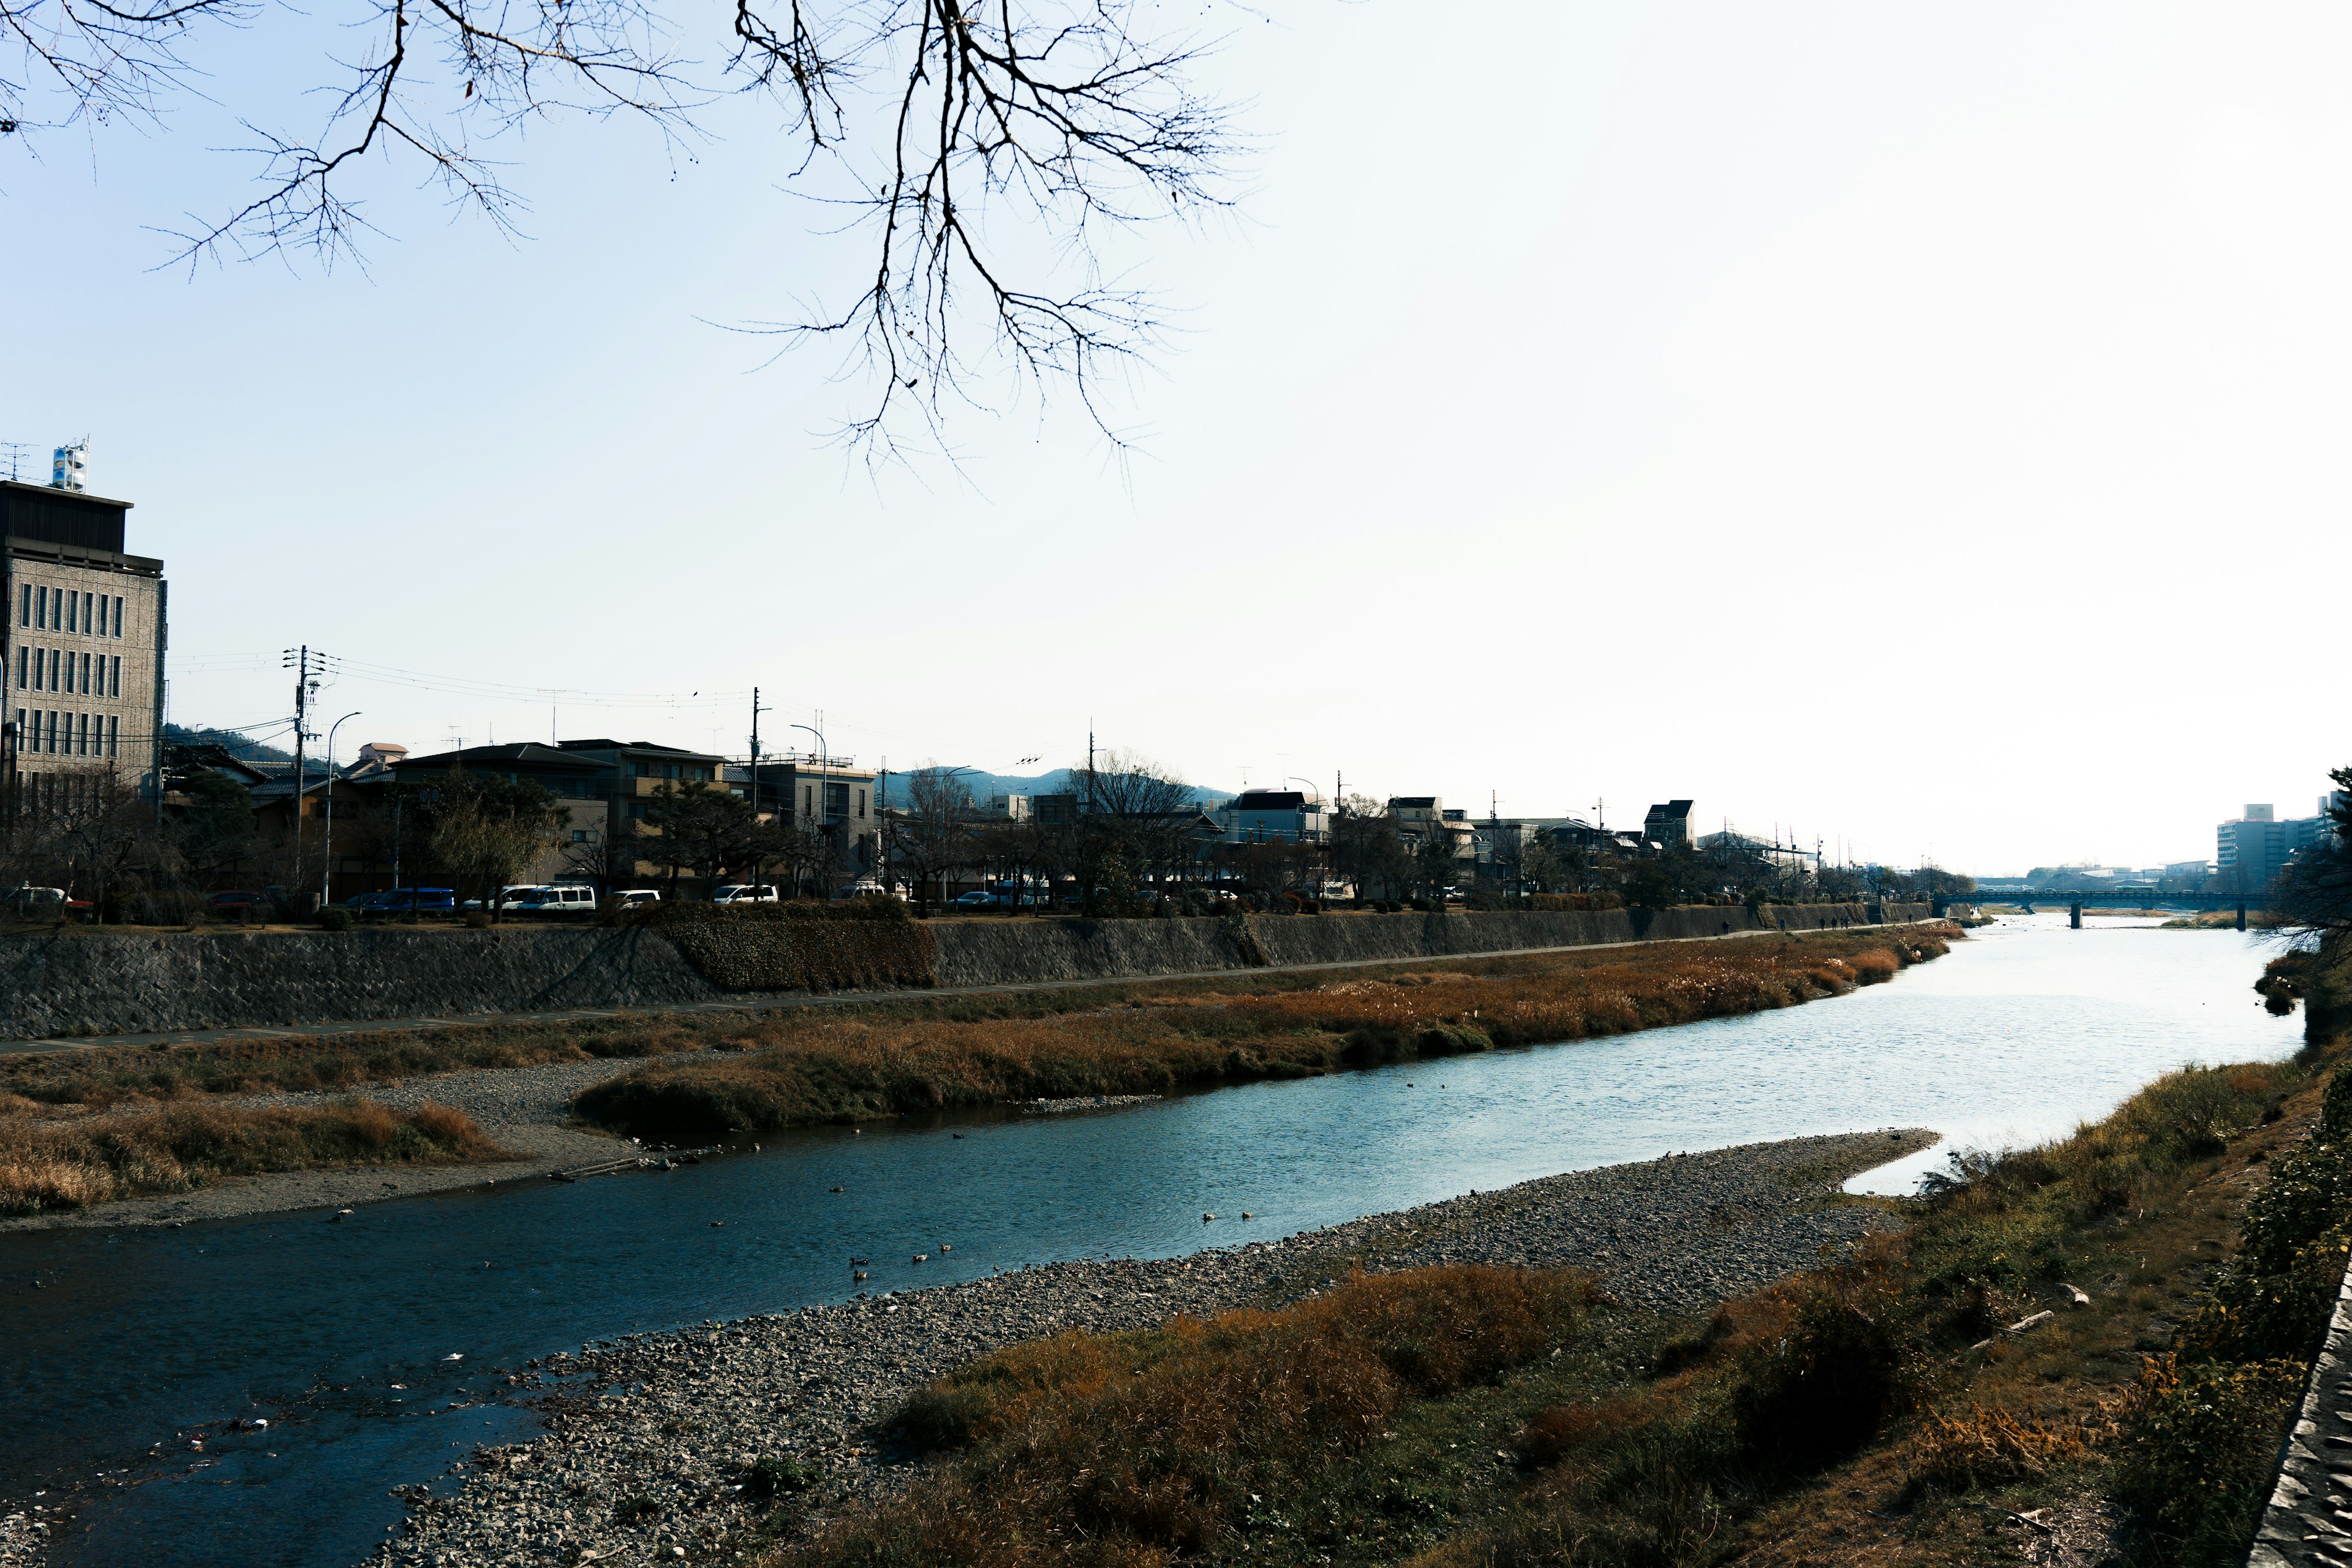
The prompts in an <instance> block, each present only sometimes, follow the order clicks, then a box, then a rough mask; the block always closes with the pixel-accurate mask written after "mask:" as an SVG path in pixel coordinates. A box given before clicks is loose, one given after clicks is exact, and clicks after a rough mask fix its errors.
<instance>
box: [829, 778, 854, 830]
mask: <svg viewBox="0 0 2352 1568" xmlns="http://www.w3.org/2000/svg"><path fill="white" fill-rule="evenodd" d="M848 815H849V786H848V785H847V784H826V785H825V786H824V819H825V820H826V821H827V822H831V821H833V820H834V819H835V817H842V816H848Z"/></svg>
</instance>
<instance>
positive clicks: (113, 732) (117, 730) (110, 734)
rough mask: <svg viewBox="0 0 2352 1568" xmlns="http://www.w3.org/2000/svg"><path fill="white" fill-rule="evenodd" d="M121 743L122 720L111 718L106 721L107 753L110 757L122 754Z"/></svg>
mask: <svg viewBox="0 0 2352 1568" xmlns="http://www.w3.org/2000/svg"><path fill="white" fill-rule="evenodd" d="M121 744H122V721H121V719H119V718H110V719H108V720H107V721H106V754H107V755H108V756H110V757H111V756H117V755H120V754H121Z"/></svg>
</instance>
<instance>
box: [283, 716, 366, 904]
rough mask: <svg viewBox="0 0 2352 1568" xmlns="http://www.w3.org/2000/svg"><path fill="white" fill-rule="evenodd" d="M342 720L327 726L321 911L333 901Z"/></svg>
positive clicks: (298, 801) (297, 809) (297, 808)
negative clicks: (338, 738) (337, 757)
mask: <svg viewBox="0 0 2352 1568" xmlns="http://www.w3.org/2000/svg"><path fill="white" fill-rule="evenodd" d="M358 717H359V714H358V712H357V711H356V710H355V711H352V712H350V713H346V714H344V715H343V719H356V718H358ZM343 719H338V720H336V721H334V722H333V723H331V724H330V725H328V726H327V845H326V849H325V851H324V853H323V854H322V855H321V857H320V858H322V859H323V860H324V861H325V862H326V864H325V865H323V866H321V867H320V868H319V907H320V909H322V910H323V909H325V908H326V907H327V906H328V905H329V904H331V903H333V902H334V901H335V900H334V891H335V731H338V730H340V729H341V728H342V727H343ZM294 840H295V842H296V843H298V844H299V843H300V842H301V840H302V796H301V795H300V793H299V792H297V793H296V795H295V796H294Z"/></svg>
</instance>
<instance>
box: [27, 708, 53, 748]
mask: <svg viewBox="0 0 2352 1568" xmlns="http://www.w3.org/2000/svg"><path fill="white" fill-rule="evenodd" d="M38 717H39V718H40V720H41V722H40V724H39V725H38V726H37V729H38V730H39V731H41V733H40V734H37V735H36V737H35V741H36V744H35V745H34V747H33V750H35V751H37V752H54V751H56V750H57V749H58V712H57V710H56V709H54V708H50V709H45V710H42V712H41V713H40V714H39V715H38Z"/></svg>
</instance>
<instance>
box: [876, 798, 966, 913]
mask: <svg viewBox="0 0 2352 1568" xmlns="http://www.w3.org/2000/svg"><path fill="white" fill-rule="evenodd" d="M970 817H971V791H970V790H968V789H966V788H965V787H964V784H963V781H962V780H961V779H959V778H958V777H957V776H956V775H955V773H953V772H952V771H951V770H950V769H947V768H918V769H916V770H915V771H914V772H913V773H908V775H907V804H906V805H904V806H903V807H901V808H899V810H898V813H897V814H896V815H895V816H893V817H892V818H891V819H890V822H889V828H890V866H891V868H892V869H893V870H894V871H896V872H897V873H898V875H900V876H902V877H904V878H906V879H907V880H908V882H909V883H910V884H912V886H913V888H914V889H915V900H916V903H917V904H918V905H919V907H920V908H921V909H922V910H923V912H924V913H926V914H928V913H929V912H930V907H931V884H932V883H933V882H935V881H939V880H940V879H944V878H945V877H946V876H947V875H948V874H949V873H950V872H951V871H954V870H957V869H959V868H961V867H964V866H968V865H970V864H971V857H972V839H971V821H970Z"/></svg>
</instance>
